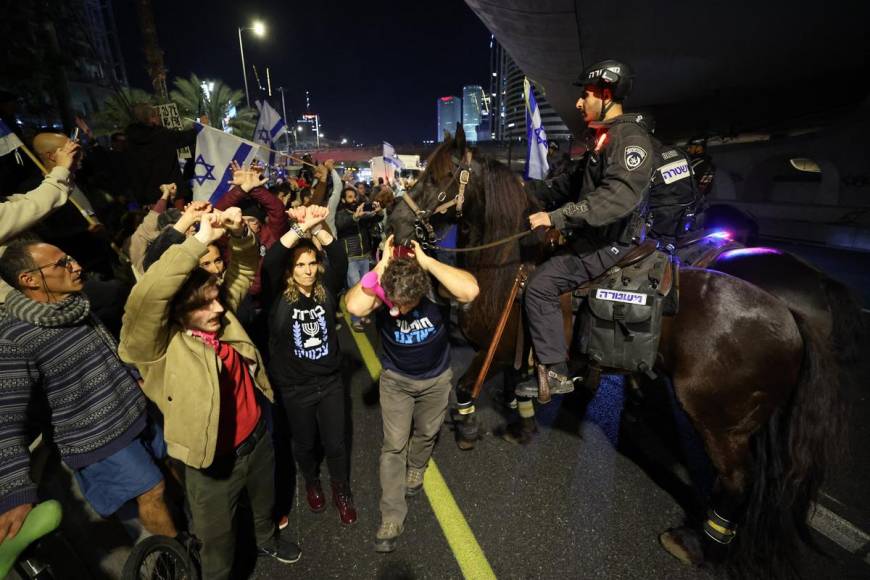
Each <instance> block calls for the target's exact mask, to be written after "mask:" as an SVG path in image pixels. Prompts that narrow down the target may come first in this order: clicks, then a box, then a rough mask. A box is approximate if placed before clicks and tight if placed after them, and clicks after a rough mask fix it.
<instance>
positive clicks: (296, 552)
mask: <svg viewBox="0 0 870 580" xmlns="http://www.w3.org/2000/svg"><path fill="white" fill-rule="evenodd" d="M257 555H258V556H271V557H272V558H275V559H276V560H278V561H279V562H281V563H282V564H293V563H294V562H298V561H299V558H301V557H302V550H300V549H299V546H297V545H296V544H294V543H293V542H291V541H290V540H285V539H284V538H282V537H281V536H280V535H278V536H275V539H274V540H272V541H271V542H269V545H267V546H258V547H257Z"/></svg>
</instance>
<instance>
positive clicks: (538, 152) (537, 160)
mask: <svg viewBox="0 0 870 580" xmlns="http://www.w3.org/2000/svg"><path fill="white" fill-rule="evenodd" d="M523 94H524V95H525V97H526V138H527V140H528V142H529V151H528V153H527V154H526V179H544V177H545V176H546V175H547V171H549V170H550V166H549V165H548V164H547V146H548V143H547V132H546V131H544V125H543V124H542V123H541V112H540V111H539V110H538V103H537V102H536V101H535V91H533V90H532V85H531V83H529V79H527V78H526V79H523Z"/></svg>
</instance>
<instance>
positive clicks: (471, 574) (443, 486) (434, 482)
mask: <svg viewBox="0 0 870 580" xmlns="http://www.w3.org/2000/svg"><path fill="white" fill-rule="evenodd" d="M341 311H342V313H343V314H344V320H345V322H347V326H348V328H349V329H350V334H351V336H353V340H354V342H356V346H357V349H359V353H360V356H361V357H362V359H363V362H364V363H365V365H366V368H367V369H368V371H369V375H370V376H371V377H372V380H377V378H378V377H379V376H380V374H381V363H380V361H379V360H378V357H377V355H376V354H375V349H374V348H372V344H371V342H369V339H368V337H367V336H366V334H365V333H364V332H355V331H354V330H353V329H352V328H350V314H348V312H347V309H346V308H345V307H344V301H343V300H342V303H341ZM423 490H424V491H425V492H426V498H427V499H428V500H429V504H430V505H431V506H432V511H433V512H435V518H436V519H437V520H438V524H439V525H440V526H441V531H442V532H443V533H444V537H445V538H447V543H448V544H449V545H450V550H451V551H452V552H453V556H454V557H455V558H456V562H457V563H458V564H459V568H460V569H461V570H462V575H463V576H465V578H467V579H469V580H490V579H494V578H495V573H494V572H493V571H492V567H491V566H490V565H489V561H488V560H487V559H486V555H485V554H484V553H483V549H482V548H481V547H480V544H479V543H478V542H477V538H475V537H474V532H472V531H471V527H470V526H469V525H468V522H467V521H466V520H465V516H464V515H462V510H460V509H459V505H458V504H457V503H456V500H455V499H454V497H453V494H452V493H451V492H450V488H448V487H447V482H446V481H444V477H443V476H442V475H441V471H440V470H439V469H438V465H436V464H435V460H434V459H430V460H429V467H428V469H426V475H425V476H424V477H423Z"/></svg>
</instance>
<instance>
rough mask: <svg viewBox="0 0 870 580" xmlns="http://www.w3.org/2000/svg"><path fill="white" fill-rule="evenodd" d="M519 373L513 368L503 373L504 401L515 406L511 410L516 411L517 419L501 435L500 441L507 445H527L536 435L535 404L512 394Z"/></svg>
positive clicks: (528, 399) (530, 400)
mask: <svg viewBox="0 0 870 580" xmlns="http://www.w3.org/2000/svg"><path fill="white" fill-rule="evenodd" d="M519 377H520V372H519V371H517V370H516V369H514V368H509V369H506V370H505V372H504V392H505V399H507V400H511V401H513V402H514V403H515V404H514V405H511V408H514V409H516V411H517V414H518V415H519V418H518V419H517V420H514V421H510V422H509V423H508V424H507V425H506V426H505V428H504V430H503V431H502V433H501V437H502V439H504V440H505V441H507V442H508V443H514V444H517V445H528V444H529V443H531V441H532V439H534V436H535V435H536V434H537V433H538V423H537V421H535V403H534V402H533V400H532V399H530V398H528V397H520V396H517V395H516V394H515V393H514V386H515V385H516V383H517V381H518V380H519Z"/></svg>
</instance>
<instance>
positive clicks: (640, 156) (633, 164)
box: [625, 145, 646, 171]
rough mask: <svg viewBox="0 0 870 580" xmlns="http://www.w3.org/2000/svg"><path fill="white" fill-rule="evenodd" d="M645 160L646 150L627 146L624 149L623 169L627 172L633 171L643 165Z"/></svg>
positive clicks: (635, 146)
mask: <svg viewBox="0 0 870 580" xmlns="http://www.w3.org/2000/svg"><path fill="white" fill-rule="evenodd" d="M645 159H646V149H644V148H643V147H639V146H637V145H629V146H628V147H626V148H625V167H626V168H627V169H628V170H629V171H634V170H635V169H637V168H638V167H640V166H641V165H643V162H644V160H645Z"/></svg>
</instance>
